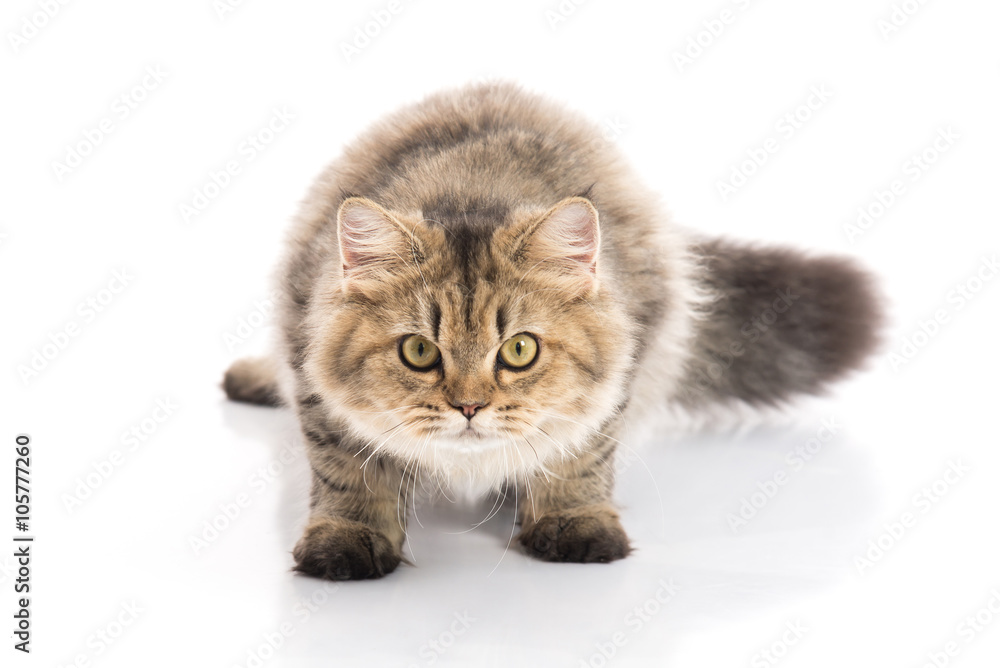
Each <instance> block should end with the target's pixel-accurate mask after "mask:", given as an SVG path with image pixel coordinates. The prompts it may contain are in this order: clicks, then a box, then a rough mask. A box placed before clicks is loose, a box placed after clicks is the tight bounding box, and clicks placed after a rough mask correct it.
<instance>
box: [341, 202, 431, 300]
mask: <svg viewBox="0 0 1000 668" xmlns="http://www.w3.org/2000/svg"><path fill="white" fill-rule="evenodd" d="M337 235H338V239H339V241H340V258H341V261H342V264H343V269H344V285H345V287H348V288H349V287H352V286H357V287H360V284H361V283H362V282H363V281H368V280H372V279H375V280H379V279H384V278H387V277H388V276H389V275H391V274H394V273H397V272H398V271H400V270H401V269H403V268H405V267H406V266H412V265H413V264H414V263H415V262H418V261H419V259H420V255H421V253H420V244H419V242H418V241H417V239H416V238H415V237H414V236H413V234H412V233H411V232H410V231H409V230H407V229H406V228H405V227H404V226H403V224H402V223H400V222H399V220H397V219H396V218H395V216H393V215H392V214H391V213H389V212H388V211H386V210H385V209H383V208H382V207H380V206H379V205H378V204H376V203H375V202H373V201H371V200H370V199H366V198H364V197H349V198H348V199H346V200H344V203H343V204H341V205H340V210H339V211H337Z"/></svg>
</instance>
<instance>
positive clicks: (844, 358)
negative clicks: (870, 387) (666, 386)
mask: <svg viewBox="0 0 1000 668" xmlns="http://www.w3.org/2000/svg"><path fill="white" fill-rule="evenodd" d="M692 251H693V253H694V255H695V256H696V260H697V263H698V265H699V271H698V274H699V283H700V288H701V291H702V292H703V294H705V295H706V299H705V300H704V303H703V308H702V312H701V313H700V317H698V318H697V319H696V321H695V328H694V332H693V335H694V336H693V340H694V349H693V352H692V355H691V358H690V359H689V361H688V364H687V368H686V371H685V373H684V377H683V381H682V383H681V387H680V388H679V392H678V394H679V398H680V399H681V400H682V402H683V403H684V404H686V405H688V406H689V407H692V408H696V407H701V406H703V405H705V404H708V403H712V402H718V401H727V400H728V401H732V400H735V401H743V402H746V403H748V404H751V405H758V406H760V405H779V404H782V403H784V402H785V401H786V400H787V399H789V398H791V397H792V395H795V394H798V393H805V394H820V393H822V392H823V390H824V389H826V387H827V385H828V384H829V383H831V382H832V381H835V380H837V379H839V378H841V377H843V376H844V375H846V374H847V373H848V372H850V371H853V370H855V369H858V368H860V367H861V366H862V365H863V364H864V362H865V361H866V360H867V359H868V358H869V357H870V355H871V354H872V353H873V352H874V351H875V349H876V348H877V347H878V344H879V342H880V330H881V326H882V323H883V320H884V318H883V309H882V304H881V298H880V296H879V294H878V293H877V291H876V289H875V287H874V281H873V279H872V278H871V276H869V275H868V274H867V273H866V272H865V271H863V270H862V269H860V268H859V267H858V266H856V265H855V264H854V263H853V262H852V261H850V260H849V259H846V258H839V257H824V256H820V257H814V256H810V255H807V254H804V253H801V252H798V251H794V250H790V249H783V248H768V247H759V246H753V245H748V244H740V243H736V242H732V241H728V240H714V241H710V242H703V243H700V244H696V245H695V246H694V247H693V248H692Z"/></svg>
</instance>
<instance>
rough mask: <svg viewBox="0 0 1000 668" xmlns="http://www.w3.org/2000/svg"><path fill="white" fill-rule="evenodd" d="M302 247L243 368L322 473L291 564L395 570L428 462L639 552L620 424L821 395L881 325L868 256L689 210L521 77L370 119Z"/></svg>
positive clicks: (252, 395)
mask: <svg viewBox="0 0 1000 668" xmlns="http://www.w3.org/2000/svg"><path fill="white" fill-rule="evenodd" d="M288 246H289V248H288V253H287V257H286V259H285V260H284V263H283V266H282V267H281V270H280V279H281V295H282V296H281V304H280V308H279V313H280V333H281V345H280V351H279V352H278V353H277V354H276V355H275V356H274V357H273V358H266V359H244V360H239V361H237V362H236V363H235V364H233V366H232V367H231V368H230V369H229V371H228V372H227V373H226V376H225V381H224V388H225V390H226V393H227V394H228V396H229V397H230V398H231V399H235V400H238V401H247V402H251V403H256V404H267V405H278V404H282V405H286V406H289V407H291V408H293V409H294V410H295V411H296V413H297V415H298V418H299V421H300V423H301V428H302V434H303V436H304V438H305V441H306V444H307V446H306V447H307V451H308V457H309V462H310V464H311V468H312V474H311V475H312V488H311V505H310V507H311V512H310V517H309V521H308V525H307V526H306V528H305V533H304V535H303V536H302V538H301V539H300V540H299V542H298V544H297V545H296V547H295V549H294V552H293V554H294V559H295V564H296V569H297V570H298V571H301V572H303V573H306V574H309V575H314V576H319V577H324V578H330V579H334V580H343V579H361V578H375V577H381V576H383V575H385V574H387V573H389V572H391V571H393V570H394V569H395V568H396V567H397V566H398V565H399V563H400V561H401V559H402V552H401V548H402V545H403V541H404V538H405V527H406V508H407V504H408V502H409V501H410V499H409V498H408V497H409V496H410V495H411V493H412V492H411V490H413V489H414V488H415V482H414V477H415V476H426V477H429V479H433V480H435V482H436V484H440V485H442V486H443V487H444V486H449V485H450V486H453V487H467V488H472V489H476V490H480V491H483V492H485V491H488V490H497V489H500V488H504V489H508V488H509V489H512V490H513V489H516V495H517V497H518V498H517V504H516V507H517V509H518V518H517V519H518V522H519V523H520V534H519V537H518V538H519V542H520V544H521V545H522V546H523V548H524V550H525V551H526V552H527V553H528V554H530V555H532V556H535V557H538V558H540V559H545V560H549V561H569V562H608V561H612V560H615V559H621V558H623V557H625V556H626V555H628V554H629V551H630V549H631V548H630V545H629V540H628V537H627V535H626V533H625V531H624V529H623V528H622V525H621V522H620V521H619V516H618V514H617V512H616V511H615V506H614V501H613V498H612V488H613V485H614V473H613V471H614V469H613V467H612V466H611V463H612V462H613V458H614V455H615V448H616V445H618V444H619V442H620V438H622V435H623V430H624V425H626V424H632V423H634V422H635V421H637V420H639V419H640V418H641V416H642V415H644V414H647V413H649V412H650V410H652V409H657V408H662V407H670V408H672V409H675V410H677V409H679V410H683V411H689V412H695V413H697V412H699V411H704V410H707V409H711V408H712V407H720V406H721V407H734V406H743V407H746V406H750V407H762V406H774V405H781V404H783V403H785V402H786V400H787V399H789V398H790V397H791V396H792V395H794V394H796V393H812V394H815V393H818V392H820V391H821V390H822V389H823V388H824V387H825V386H826V385H827V384H828V383H829V382H830V381H832V380H834V379H837V378H839V377H841V376H843V375H844V374H845V373H846V372H848V371H850V370H853V369H856V368H858V367H859V366H860V364H861V363H862V362H863V360H864V359H865V358H866V357H867V356H868V355H869V353H870V352H871V351H872V349H873V348H874V346H875V343H876V339H877V331H878V324H879V320H880V316H879V312H880V311H879V307H878V300H877V299H876V296H875V293H874V290H873V288H872V285H871V281H870V280H869V278H868V276H867V275H866V274H865V273H864V272H862V271H860V270H859V269H857V268H856V267H855V266H854V265H853V264H852V263H851V262H849V261H847V260H845V259H839V258H829V257H815V256H808V255H805V254H802V253H799V252H796V251H792V250H786V249H782V248H767V247H760V246H754V245H748V244H743V243H736V242H731V241H724V240H708V239H703V238H700V237H698V236H696V235H693V234H691V233H690V232H685V231H683V230H680V229H677V228H675V227H673V226H672V225H671V224H670V221H669V219H668V217H667V215H665V213H664V212H663V211H662V210H661V208H660V207H659V206H658V204H657V197H656V196H655V195H654V194H653V193H652V192H651V191H649V190H647V188H646V187H644V186H643V185H642V184H641V183H640V181H639V179H638V178H637V177H636V176H635V174H634V173H633V172H631V171H630V170H629V168H628V167H627V166H626V165H625V163H624V161H623V159H622V156H621V155H620V154H619V152H618V151H617V150H616V149H615V148H614V147H613V146H611V145H610V144H609V143H608V142H607V141H605V140H604V139H603V138H602V132H601V130H600V128H598V127H597V126H596V125H594V124H592V123H590V122H588V121H587V120H585V119H583V118H580V117H579V116H577V115H576V114H574V113H572V112H569V111H567V110H566V109H563V108H561V107H560V106H558V105H556V104H554V103H552V102H550V101H548V100H546V99H544V98H542V97H538V96H536V95H534V94H530V93H528V92H525V91H523V90H522V89H520V88H518V87H517V86H514V85H511V84H505V83H492V84H485V85H474V86H469V87H465V88H462V89H459V90H457V91H450V92H445V93H442V94H437V95H434V96H431V97H429V98H427V99H426V100H424V101H422V102H420V103H418V104H415V105H413V106H410V107H407V108H404V109H402V110H401V111H398V112H396V113H395V114H393V115H390V116H388V117H387V118H385V119H384V120H382V121H381V122H379V123H378V124H376V125H375V126H374V127H373V128H372V129H370V130H369V131H368V132H367V133H366V134H364V135H362V136H361V137H360V138H359V139H357V140H356V141H354V142H353V143H352V144H351V145H350V146H348V147H347V149H346V150H345V151H344V154H343V156H342V157H341V158H340V159H339V160H337V161H336V162H334V163H333V164H331V165H330V166H329V167H328V168H327V169H326V171H325V172H324V173H323V174H322V175H321V176H320V177H319V179H318V180H317V181H316V183H315V184H314V185H313V187H312V189H311V191H310V193H309V195H308V197H307V199H306V201H305V203H304V205H303V207H302V210H301V213H300V215H299V216H298V218H297V220H296V222H295V224H294V227H293V229H292V232H291V235H290V237H289V244H288ZM425 479H426V478H425Z"/></svg>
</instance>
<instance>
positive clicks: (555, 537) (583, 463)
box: [518, 437, 631, 562]
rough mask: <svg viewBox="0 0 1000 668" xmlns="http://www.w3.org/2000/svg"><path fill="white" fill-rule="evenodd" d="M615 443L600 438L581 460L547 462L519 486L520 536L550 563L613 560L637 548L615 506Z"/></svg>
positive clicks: (527, 547)
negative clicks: (613, 498) (631, 545)
mask: <svg viewBox="0 0 1000 668" xmlns="http://www.w3.org/2000/svg"><path fill="white" fill-rule="evenodd" d="M614 451H615V442H614V440H613V439H611V438H607V437H600V439H599V441H598V442H597V444H596V445H595V446H594V447H593V448H592V449H590V450H587V451H585V452H582V453H580V454H579V456H577V457H575V458H567V459H566V460H563V461H558V462H555V463H553V464H549V465H547V474H546V475H542V474H537V475H535V476H533V477H532V478H531V479H530V481H529V482H530V486H529V485H526V484H521V486H520V487H519V489H518V492H519V495H518V496H519V498H518V514H519V515H520V520H521V533H520V535H519V536H518V540H519V541H520V542H521V544H522V545H523V546H524V548H525V550H526V551H527V552H528V554H530V555H531V556H533V557H537V558H539V559H544V560H546V561H572V562H608V561H614V560H616V559H622V558H624V557H626V556H628V553H629V552H630V551H631V547H630V546H629V541H628V535H626V533H625V529H624V528H622V524H621V521H620V520H619V518H618V513H617V511H616V510H615V508H614V506H613V505H612V501H611V494H612V489H613V487H614V466H613V462H614Z"/></svg>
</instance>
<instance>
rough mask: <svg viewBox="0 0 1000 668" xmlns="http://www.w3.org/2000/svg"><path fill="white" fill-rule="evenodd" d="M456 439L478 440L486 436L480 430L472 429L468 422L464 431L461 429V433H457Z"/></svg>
mask: <svg viewBox="0 0 1000 668" xmlns="http://www.w3.org/2000/svg"><path fill="white" fill-rule="evenodd" d="M458 437H459V438H469V439H474V440H479V439H483V438H486V437H487V434H486V432H484V431H483V430H482V429H476V428H475V427H473V426H472V423H471V422H470V423H469V424H467V425H466V426H465V429H462V430H461V431H459V432H458Z"/></svg>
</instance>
